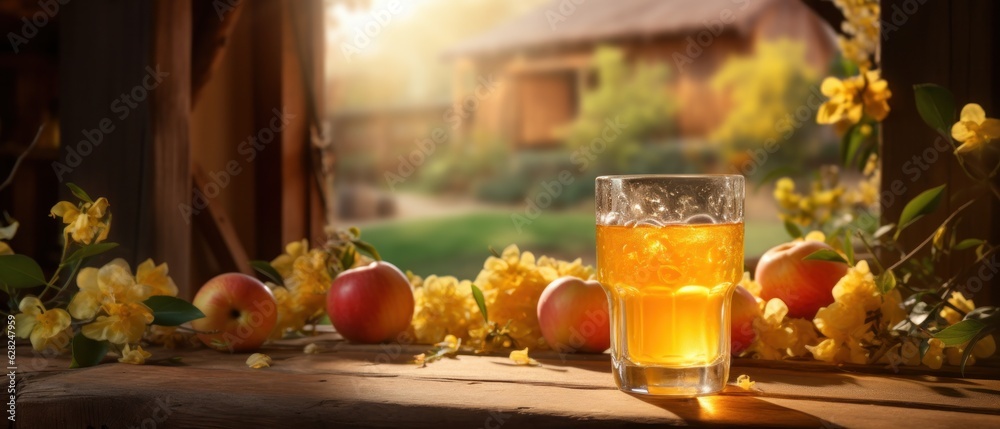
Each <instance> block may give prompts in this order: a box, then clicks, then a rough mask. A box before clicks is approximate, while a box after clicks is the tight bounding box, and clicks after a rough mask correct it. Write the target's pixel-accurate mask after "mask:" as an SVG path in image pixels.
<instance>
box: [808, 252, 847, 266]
mask: <svg viewBox="0 0 1000 429" xmlns="http://www.w3.org/2000/svg"><path fill="white" fill-rule="evenodd" d="M802 260H803V261H827V262H840V263H842V264H846V263H847V261H845V260H844V257H843V256H840V254H839V253H837V252H835V251H833V250H830V249H820V250H817V251H815V252H813V253H810V254H809V256H806V257H805V258H802Z"/></svg>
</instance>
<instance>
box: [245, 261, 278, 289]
mask: <svg viewBox="0 0 1000 429" xmlns="http://www.w3.org/2000/svg"><path fill="white" fill-rule="evenodd" d="M250 266H251V267H253V270H254V271H256V272H258V273H261V274H263V275H264V277H267V278H268V279H270V280H271V281H272V282H274V283H276V284H277V285H278V286H284V285H285V282H284V280H282V279H281V274H278V270H276V269H274V267H272V266H271V263H270V262H267V261H261V260H253V261H250Z"/></svg>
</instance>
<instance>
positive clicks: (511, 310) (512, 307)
mask: <svg viewBox="0 0 1000 429" xmlns="http://www.w3.org/2000/svg"><path fill="white" fill-rule="evenodd" d="M593 275H594V269H593V268H592V267H590V266H585V265H583V263H582V262H581V261H580V259H579V258H578V259H576V260H574V261H572V262H567V261H560V260H557V259H553V258H549V257H547V256H542V257H540V258H538V260H537V261H536V260H535V255H533V254H532V253H531V252H523V253H522V252H521V251H520V249H518V247H517V246H516V245H513V244H512V245H510V246H508V247H507V248H506V249H504V251H503V253H502V254H501V255H500V257H499V258H498V257H495V256H491V257H489V258H488V259H486V262H485V263H484V264H483V270H482V271H480V272H479V275H478V276H477V277H476V280H475V282H474V283H475V284H476V286H478V287H479V288H480V289H482V291H483V297H484V298H485V300H486V307H487V309H488V310H489V315H490V320H491V321H493V322H496V323H498V324H500V325H501V326H502V325H504V324H506V323H507V321H508V320H509V321H511V323H510V330H509V333H510V335H511V337H513V338H514V340H515V341H517V344H518V346H520V347H532V348H535V349H548V348H549V346H548V344H546V343H545V339H544V338H543V337H542V333H541V330H540V329H539V327H538V315H537V307H538V298H539V297H540V296H541V294H542V291H543V290H544V289H545V287H546V286H548V285H549V283H551V282H552V281H553V280H555V279H557V278H559V277H562V276H573V277H579V278H581V279H590V278H591V277H593ZM476 334H477V332H475V331H474V332H471V333H470V335H471V337H472V338H471V339H472V340H473V341H476V340H477V339H482V336H481V335H476Z"/></svg>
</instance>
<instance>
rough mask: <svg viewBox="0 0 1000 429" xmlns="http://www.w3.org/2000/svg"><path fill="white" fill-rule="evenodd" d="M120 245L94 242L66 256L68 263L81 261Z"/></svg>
mask: <svg viewBox="0 0 1000 429" xmlns="http://www.w3.org/2000/svg"><path fill="white" fill-rule="evenodd" d="M115 247H118V243H92V244H88V245H86V246H83V247H81V248H79V249H76V251H75V252H73V253H72V254H71V255H69V257H68V258H66V262H65V264H66V265H69V264H70V263H72V262H76V261H81V260H83V259H84V258H89V257H91V256H95V255H100V254H101V253H104V252H107V251H109V250H111V249H114V248H115Z"/></svg>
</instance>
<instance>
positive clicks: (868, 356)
mask: <svg viewBox="0 0 1000 429" xmlns="http://www.w3.org/2000/svg"><path fill="white" fill-rule="evenodd" d="M833 298H834V302H833V303H832V304H830V305H829V306H826V307H822V308H820V309H819V311H817V312H816V317H815V318H814V319H813V323H814V324H815V325H816V329H818V330H819V331H820V333H822V334H823V336H825V337H826V339H824V340H823V341H821V342H820V343H819V344H817V345H816V346H815V347H809V350H810V351H811V352H812V354H813V357H815V358H816V359H818V360H821V361H825V362H835V363H840V362H851V363H858V364H865V363H870V361H871V360H872V358H873V351H875V350H877V349H879V348H880V346H881V341H882V338H881V337H880V334H882V333H884V332H886V331H887V330H888V329H889V328H890V327H892V326H894V325H895V324H897V323H899V322H900V321H902V320H903V319H904V318H905V317H906V311H905V310H904V309H903V306H902V305H901V303H902V297H901V296H900V294H899V290H897V289H893V290H891V291H889V292H888V293H886V294H885V295H882V294H880V293H879V290H878V287H877V286H876V284H875V276H874V275H872V273H871V270H870V269H869V267H868V262H867V261H859V262H858V263H857V264H856V265H855V266H854V267H852V268H850V269H848V270H847V274H846V275H844V277H843V278H841V279H840V281H839V282H837V285H836V286H834V287H833Z"/></svg>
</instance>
